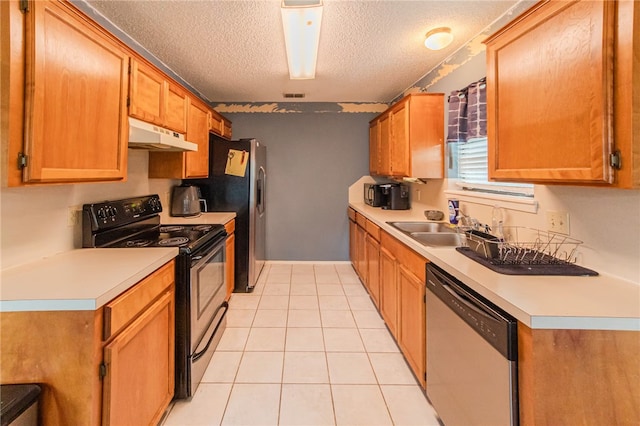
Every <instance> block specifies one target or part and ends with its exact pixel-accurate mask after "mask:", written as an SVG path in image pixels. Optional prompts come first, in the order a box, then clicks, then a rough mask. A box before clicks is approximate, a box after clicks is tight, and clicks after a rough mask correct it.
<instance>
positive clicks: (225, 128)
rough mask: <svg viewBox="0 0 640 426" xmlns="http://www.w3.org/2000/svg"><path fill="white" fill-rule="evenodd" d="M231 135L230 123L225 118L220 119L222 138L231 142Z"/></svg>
mask: <svg viewBox="0 0 640 426" xmlns="http://www.w3.org/2000/svg"><path fill="white" fill-rule="evenodd" d="M232 135H233V131H232V128H231V121H229V120H227V119H226V118H223V119H222V137H223V138H225V139H229V140H231V136H232Z"/></svg>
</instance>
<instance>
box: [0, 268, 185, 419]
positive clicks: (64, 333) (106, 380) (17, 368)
mask: <svg viewBox="0 0 640 426" xmlns="http://www.w3.org/2000/svg"><path fill="white" fill-rule="evenodd" d="M174 281H175V269H174V261H170V262H168V263H166V264H165V265H164V266H162V267H160V268H159V269H157V270H156V271H155V272H153V273H152V274H150V275H149V276H147V277H146V278H144V279H143V280H141V281H140V282H139V283H138V284H136V285H135V286H133V287H131V288H129V289H128V290H127V291H125V292H124V293H122V294H121V295H120V296H118V297H116V298H115V299H113V300H112V301H110V302H108V303H107V304H106V305H105V306H103V307H101V308H99V309H97V310H84V311H31V312H3V313H1V314H0V322H1V324H2V333H1V334H0V344H1V345H2V363H1V364H0V375H1V376H2V378H3V380H4V381H6V382H16V383H41V384H42V385H43V386H42V389H43V392H42V396H41V399H40V402H41V404H40V411H41V416H40V419H41V421H42V425H43V426H47V425H60V424H73V425H100V424H102V425H109V424H114V425H120V424H157V423H158V422H159V421H160V419H161V417H162V415H163V413H164V411H165V410H166V408H167V407H168V405H169V402H170V401H171V399H172V397H173V392H174V352H175V349H174V338H175V332H174V322H175V317H174V303H175V302H174V291H175V290H174Z"/></svg>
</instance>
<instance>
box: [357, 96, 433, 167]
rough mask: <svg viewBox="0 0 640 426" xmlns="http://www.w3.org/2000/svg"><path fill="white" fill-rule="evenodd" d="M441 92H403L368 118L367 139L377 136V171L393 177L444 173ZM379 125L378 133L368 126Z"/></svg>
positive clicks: (374, 159) (375, 161) (371, 153)
mask: <svg viewBox="0 0 640 426" xmlns="http://www.w3.org/2000/svg"><path fill="white" fill-rule="evenodd" d="M443 121H444V95H443V94H442V93H418V94H411V95H407V96H405V97H404V98H402V99H401V100H400V101H398V102H397V103H396V104H395V105H393V106H392V107H391V108H390V109H389V110H387V111H385V112H384V113H383V114H382V115H380V116H378V117H376V119H374V120H373V121H371V122H370V124H369V126H370V127H369V128H370V132H369V137H370V139H369V143H370V145H371V144H372V143H375V142H376V140H372V139H371V138H372V137H376V136H377V137H378V139H377V142H378V149H377V151H372V150H370V152H369V155H370V156H371V155H375V154H376V153H377V154H378V156H379V158H377V159H376V158H371V157H370V158H369V163H370V167H371V164H377V165H378V169H377V173H373V172H372V174H378V175H382V176H393V177H407V176H412V177H421V178H443V177H444V128H443V125H442V123H443ZM373 126H375V127H379V133H378V134H377V133H374V132H373V131H372V130H371V129H372V128H373Z"/></svg>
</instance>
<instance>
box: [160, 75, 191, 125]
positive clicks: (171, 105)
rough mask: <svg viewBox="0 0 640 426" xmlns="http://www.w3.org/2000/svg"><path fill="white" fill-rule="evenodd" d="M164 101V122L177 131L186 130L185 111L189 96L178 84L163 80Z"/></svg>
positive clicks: (187, 106)
mask: <svg viewBox="0 0 640 426" xmlns="http://www.w3.org/2000/svg"><path fill="white" fill-rule="evenodd" d="M165 85H166V89H165V92H164V93H165V94H166V96H165V102H164V111H165V114H164V123H165V126H166V127H167V128H169V129H172V130H175V131H176V132H178V133H185V132H186V131H187V111H188V108H189V97H188V96H187V93H186V92H185V91H184V90H183V89H182V88H181V87H179V86H177V85H175V84H172V83H169V82H165Z"/></svg>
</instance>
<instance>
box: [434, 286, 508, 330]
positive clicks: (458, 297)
mask: <svg viewBox="0 0 640 426" xmlns="http://www.w3.org/2000/svg"><path fill="white" fill-rule="evenodd" d="M440 284H441V285H442V288H444V289H445V290H447V292H448V293H449V294H451V296H453V297H454V298H455V299H456V300H457V301H458V302H460V303H462V304H463V305H464V306H466V307H467V308H469V309H471V310H472V311H473V312H475V313H477V314H478V315H481V316H483V317H485V318H487V319H490V320H492V321H495V320H496V318H495V317H494V316H493V315H491V313H490V312H487V311H485V310H484V309H481V308H479V307H478V306H476V304H475V303H473V302H471V301H470V300H468V299H467V298H466V297H464V296H463V295H461V294H459V293H458V292H457V291H455V290H454V289H453V288H452V287H451V286H449V285H448V284H445V283H440Z"/></svg>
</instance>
